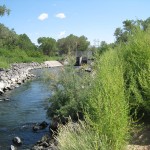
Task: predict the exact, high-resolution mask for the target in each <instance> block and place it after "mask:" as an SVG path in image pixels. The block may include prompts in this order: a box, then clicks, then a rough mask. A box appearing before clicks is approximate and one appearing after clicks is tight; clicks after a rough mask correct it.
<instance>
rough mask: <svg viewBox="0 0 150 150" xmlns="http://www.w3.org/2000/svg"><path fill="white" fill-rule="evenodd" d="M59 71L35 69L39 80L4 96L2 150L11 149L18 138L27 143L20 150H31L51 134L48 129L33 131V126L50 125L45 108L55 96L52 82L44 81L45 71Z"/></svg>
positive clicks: (1, 104)
mask: <svg viewBox="0 0 150 150" xmlns="http://www.w3.org/2000/svg"><path fill="white" fill-rule="evenodd" d="M55 70H56V69H55ZM55 70H54V69H52V68H51V69H47V70H46V69H37V70H34V71H32V72H33V73H34V74H36V75H37V76H38V78H36V79H34V80H32V81H28V82H26V83H24V84H22V85H21V86H20V87H18V88H16V89H14V90H12V91H9V92H6V93H5V94H4V95H3V96H0V150H8V149H9V147H10V145H11V144H12V139H13V137H15V136H19V137H20V138H21V139H22V140H23V145H22V146H21V147H20V148H19V149H21V150H22V149H28V148H30V147H31V146H32V145H33V144H34V143H36V142H37V141H38V140H39V139H40V138H41V137H42V136H43V135H44V134H45V133H47V131H48V129H45V130H40V131H39V132H33V131H32V126H33V124H35V123H41V122H42V121H47V122H48V123H49V122H50V121H49V120H48V119H47V116H46V109H45V107H46V106H47V105H48V98H49V97H50V96H51V91H50V88H49V84H50V83H49V84H47V82H46V83H45V82H43V77H44V76H45V72H55ZM2 99H8V100H7V101H2Z"/></svg>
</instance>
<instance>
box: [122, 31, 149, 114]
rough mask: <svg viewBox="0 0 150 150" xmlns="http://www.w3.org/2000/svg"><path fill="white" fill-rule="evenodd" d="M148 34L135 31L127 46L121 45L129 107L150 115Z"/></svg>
mask: <svg viewBox="0 0 150 150" xmlns="http://www.w3.org/2000/svg"><path fill="white" fill-rule="evenodd" d="M149 41H150V32H148V31H147V32H145V31H142V30H135V33H134V36H131V37H130V38H129V40H128V44H126V45H124V44H123V45H122V46H121V47H120V51H121V52H122V56H123V60H124V69H125V73H124V80H125V83H126V94H127V98H128V99H129V102H130V105H131V107H133V109H135V108H136V107H137V106H138V111H139V112H143V113H144V112H147V113H150V94H149V91H150V42H149Z"/></svg>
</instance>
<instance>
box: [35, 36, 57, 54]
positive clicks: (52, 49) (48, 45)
mask: <svg viewBox="0 0 150 150" xmlns="http://www.w3.org/2000/svg"><path fill="white" fill-rule="evenodd" d="M38 44H39V45H40V46H39V48H40V49H41V51H42V52H43V54H45V55H48V56H54V55H56V53H57V43H56V40H55V39H53V38H49V37H40V38H38Z"/></svg>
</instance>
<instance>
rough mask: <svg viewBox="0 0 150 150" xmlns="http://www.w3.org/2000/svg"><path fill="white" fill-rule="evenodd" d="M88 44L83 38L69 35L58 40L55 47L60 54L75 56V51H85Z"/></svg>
mask: <svg viewBox="0 0 150 150" xmlns="http://www.w3.org/2000/svg"><path fill="white" fill-rule="evenodd" d="M89 44H90V42H89V41H88V40H87V38H86V37H85V36H80V37H78V36H75V35H73V34H70V35H69V36H67V37H66V38H62V39H59V40H58V41H57V45H58V48H59V51H60V54H73V55H75V54H76V51H77V50H79V51H86V50H87V48H88V46H89Z"/></svg>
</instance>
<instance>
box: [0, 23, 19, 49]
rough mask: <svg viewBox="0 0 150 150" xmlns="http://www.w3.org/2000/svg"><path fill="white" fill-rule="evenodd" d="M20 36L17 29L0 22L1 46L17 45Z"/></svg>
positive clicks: (11, 46)
mask: <svg viewBox="0 0 150 150" xmlns="http://www.w3.org/2000/svg"><path fill="white" fill-rule="evenodd" d="M17 39H18V36H17V34H16V33H15V31H14V30H13V29H12V30H10V29H8V28H7V27H5V26H4V25H3V24H0V48H4V47H5V48H14V47H16V43H17Z"/></svg>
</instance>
